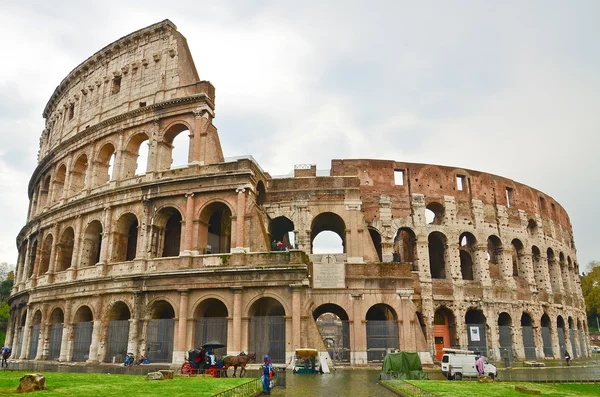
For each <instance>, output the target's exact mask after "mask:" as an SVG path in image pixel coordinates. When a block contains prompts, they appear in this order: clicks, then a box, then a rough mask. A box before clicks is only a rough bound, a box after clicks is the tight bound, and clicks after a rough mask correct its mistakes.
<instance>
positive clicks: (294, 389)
mask: <svg viewBox="0 0 600 397" xmlns="http://www.w3.org/2000/svg"><path fill="white" fill-rule="evenodd" d="M378 380H379V371H374V370H351V369H342V370H340V369H338V370H336V371H332V372H331V373H330V374H322V375H318V374H294V373H292V372H291V371H286V387H285V388H280V387H275V388H274V389H273V390H272V391H271V395H272V396H298V397H299V396H302V397H307V396H329V397H335V396H352V397H375V396H377V397H379V396H381V397H387V396H394V395H395V394H394V393H392V392H390V391H389V390H387V389H385V388H384V387H383V386H380V385H378V384H377V381H378Z"/></svg>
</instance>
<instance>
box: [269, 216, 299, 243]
mask: <svg viewBox="0 0 600 397" xmlns="http://www.w3.org/2000/svg"><path fill="white" fill-rule="evenodd" d="M269 229H270V233H271V250H272V251H278V250H279V249H280V248H279V242H281V246H282V249H286V248H287V249H292V248H295V247H296V241H295V240H296V237H295V234H294V222H292V221H291V220H290V219H289V218H286V217H285V216H278V217H277V218H275V219H273V220H272V221H271V222H270V223H269Z"/></svg>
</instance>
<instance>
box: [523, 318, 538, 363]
mask: <svg viewBox="0 0 600 397" xmlns="http://www.w3.org/2000/svg"><path fill="white" fill-rule="evenodd" d="M521 332H522V334H523V350H525V359H526V360H535V359H536V358H537V353H536V346H535V338H534V336H533V322H532V321H531V316H530V315H529V313H525V312H523V314H522V315H521Z"/></svg>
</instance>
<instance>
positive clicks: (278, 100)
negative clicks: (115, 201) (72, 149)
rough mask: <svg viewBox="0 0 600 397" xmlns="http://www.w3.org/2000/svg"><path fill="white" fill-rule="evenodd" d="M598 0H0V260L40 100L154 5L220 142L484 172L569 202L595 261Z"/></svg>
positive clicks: (8, 250)
mask: <svg viewBox="0 0 600 397" xmlns="http://www.w3.org/2000/svg"><path fill="white" fill-rule="evenodd" d="M598 16H600V2H598V1H569V2H566V1H548V0H545V1H522V0H520V1H502V2H492V1H419V2H415V1H400V0H396V1H377V0H375V1H371V2H364V1H349V0H346V1H324V0H322V1H315V2H312V1H302V2H297V1H293V2H292V1H223V0H220V1H210V2H209V1H200V0H195V1H181V2H179V1H170V2H165V1H154V0H146V1H140V2H125V1H112V0H104V1H94V2H91V1H90V2H86V1H62V2H49V1H42V0H40V1H27V0H19V1H13V0H9V1H3V2H2V4H1V5H0V35H1V37H2V38H3V40H2V42H3V45H2V61H1V62H0V221H1V224H2V227H1V228H0V262H9V263H16V260H17V250H16V247H15V237H16V235H17V233H18V232H19V230H20V229H21V227H22V226H23V225H24V223H25V218H26V214H27V204H28V198H27V183H28V181H29V178H30V176H31V173H32V171H33V170H34V168H35V166H36V155H37V150H38V139H39V136H40V133H41V131H42V129H43V126H44V121H43V119H42V117H41V114H42V110H43V109H44V106H45V104H46V102H47V100H48V99H49V98H50V95H51V94H52V92H53V91H54V88H55V87H56V86H57V85H58V84H59V82H60V81H61V80H62V79H63V78H64V77H65V76H66V75H67V74H68V73H69V72H70V71H71V70H72V69H73V68H74V67H75V66H77V65H78V64H79V63H81V62H82V61H83V60H85V59H86V58H87V57H89V56H90V55H92V54H93V53H94V52H96V51H97V50H99V49H101V48H102V47H104V46H105V45H107V44H109V43H111V42H112V41H114V40H117V39H118V38H120V37H122V36H124V35H127V34H128V33H131V32H133V31H135V30H137V29H140V28H143V27H145V26H147V25H150V24H152V23H155V22H158V21H161V20H163V19H166V18H168V19H170V20H171V21H172V22H173V23H175V24H176V25H177V27H178V30H179V31H180V32H182V33H183V34H184V35H185V36H186V37H187V40H188V43H189V46H190V49H191V51H192V54H193V56H194V59H195V62H196V66H197V68H198V71H199V74H200V77H201V78H202V79H205V80H210V81H211V82H212V83H213V84H214V85H215V87H216V89H217V101H216V103H217V118H216V119H215V124H216V125H217V127H218V128H219V133H220V138H221V143H222V146H223V151H224V153H225V155H226V156H236V155H243V154H251V155H253V156H254V157H255V158H256V159H257V161H258V162H259V164H261V166H262V167H263V169H265V170H267V171H269V172H270V173H271V174H273V175H278V174H286V173H288V172H290V171H291V170H292V169H293V165H294V164H298V163H315V164H317V167H318V168H319V169H327V168H329V167H330V160H331V159H333V158H381V159H394V160H398V161H409V162H425V163H435V164H444V165H453V166H459V167H462V168H471V169H477V170H482V171H487V172H491V173H495V174H499V175H503V176H506V177H509V178H512V179H514V180H516V181H519V182H522V183H525V184H528V185H531V186H533V187H535V188H538V189H540V190H542V191H544V192H545V193H547V194H549V195H551V196H552V197H554V198H555V199H556V200H557V201H558V202H559V203H560V204H561V205H562V206H563V207H565V209H566V210H567V212H568V213H569V214H570V217H571V222H572V223H573V227H574V231H575V242H576V245H577V250H578V260H579V263H580V264H581V265H582V266H581V267H582V270H583V269H584V268H585V264H587V263H588V262H589V261H591V260H594V259H598V260H600V251H599V249H598V248H597V247H598V241H597V240H596V238H598V237H599V234H598V232H597V226H598V225H600V211H599V209H598V204H599V200H600V160H599V157H600V156H599V155H600V153H599V148H600V137H599V136H600V135H599V130H600V111H599V110H600V73H599V72H598V71H599V70H600V40H599V38H600V24H598Z"/></svg>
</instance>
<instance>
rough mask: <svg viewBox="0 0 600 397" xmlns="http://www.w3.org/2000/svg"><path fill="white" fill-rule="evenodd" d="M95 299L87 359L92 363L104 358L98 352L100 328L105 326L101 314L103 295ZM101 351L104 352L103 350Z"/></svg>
mask: <svg viewBox="0 0 600 397" xmlns="http://www.w3.org/2000/svg"><path fill="white" fill-rule="evenodd" d="M96 299H97V304H96V317H95V318H94V321H93V328H92V343H91V344H90V355H89V358H88V360H87V362H88V363H94V364H97V363H98V362H102V361H103V360H104V357H100V355H99V354H98V353H99V351H100V350H101V349H100V334H101V332H102V329H104V328H105V327H104V324H103V321H102V315H103V312H102V311H103V308H104V297H103V296H97V297H96ZM103 353H105V352H103ZM103 355H104V354H103Z"/></svg>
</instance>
